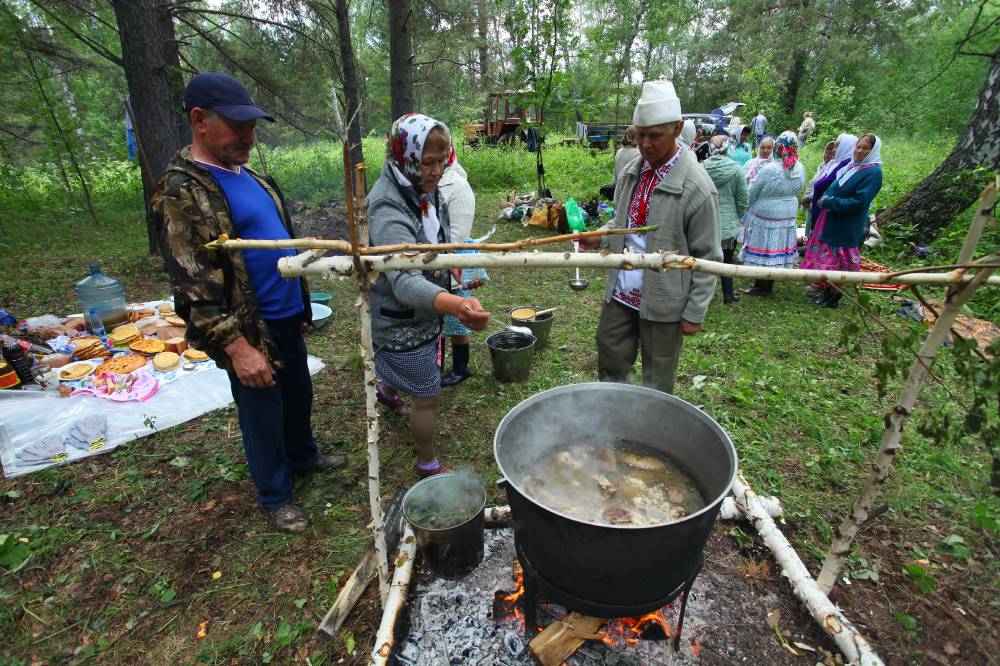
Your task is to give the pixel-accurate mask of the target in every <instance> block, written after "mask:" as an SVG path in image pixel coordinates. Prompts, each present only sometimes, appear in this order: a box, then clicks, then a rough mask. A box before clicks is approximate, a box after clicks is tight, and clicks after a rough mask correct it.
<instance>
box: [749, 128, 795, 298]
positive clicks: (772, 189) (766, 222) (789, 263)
mask: <svg viewBox="0 0 1000 666" xmlns="http://www.w3.org/2000/svg"><path fill="white" fill-rule="evenodd" d="M798 148H799V139H798V137H797V136H796V135H795V134H794V133H793V132H782V133H781V136H779V137H778V140H777V141H776V142H775V149H774V156H772V157H771V158H770V159H768V160H767V161H766V162H762V163H761V164H760V165H758V166H757V172H756V174H755V175H754V177H753V180H751V181H750V188H749V199H750V208H749V209H748V210H747V215H746V221H747V226H746V230H745V233H744V236H743V239H744V240H743V248H742V249H741V250H740V262H742V263H743V264H745V265H747V266H764V267H767V268H795V263H796V261H797V260H798V258H799V250H798V245H797V243H796V240H795V213H796V210H797V209H798V206H799V196H798V195H799V191H800V190H801V189H802V186H803V185H804V184H805V182H806V172H805V169H804V168H802V164H801V163H800V162H799V153H798ZM744 168H746V167H744ZM773 289H774V280H757V281H755V282H754V285H753V287H751V288H750V289H745V290H744V293H746V294H750V295H752V296H766V295H768V294H770V293H771V291H772V290H773Z"/></svg>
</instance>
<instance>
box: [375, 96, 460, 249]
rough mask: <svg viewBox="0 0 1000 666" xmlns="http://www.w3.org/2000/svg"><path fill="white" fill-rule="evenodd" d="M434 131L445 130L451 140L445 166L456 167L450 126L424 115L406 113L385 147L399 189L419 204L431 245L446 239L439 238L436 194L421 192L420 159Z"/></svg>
mask: <svg viewBox="0 0 1000 666" xmlns="http://www.w3.org/2000/svg"><path fill="white" fill-rule="evenodd" d="M435 127H440V128H441V129H443V130H444V133H445V134H446V135H447V136H448V159H447V161H446V162H445V165H444V168H445V169H447V168H448V167H449V166H451V165H452V164H454V163H455V145H454V144H453V143H452V141H451V133H450V132H449V131H448V126H447V125H445V124H444V123H442V122H440V121H437V120H434V119H433V118H431V117H430V116H425V115H423V114H422V113H407V114H405V115H402V116H400V117H399V118H397V119H396V122H394V123H393V124H392V128H391V129H390V130H389V134H388V136H387V137H386V138H387V139H388V141H387V142H386V147H385V159H386V162H387V163H388V164H389V165H390V166H391V167H392V173H393V176H395V178H396V181H397V183H398V184H399V187H400V188H401V189H403V190H404V192H405V191H406V190H410V191H411V194H410V195H409V196H413V197H416V199H417V202H418V203H419V204H420V213H421V220H420V222H421V225H422V226H423V228H424V233H425V234H426V236H427V240H428V241H429V242H431V243H437V242H439V241H441V240H442V238H443V236H442V235H440V234H441V222H440V220H439V219H438V215H437V209H436V207H435V199H436V198H435V196H434V194H433V193H431V194H427V193H426V192H421V191H420V159H421V158H422V157H423V154H424V144H425V143H426V142H427V135H428V134H430V133H431V130H433V129H434V128H435Z"/></svg>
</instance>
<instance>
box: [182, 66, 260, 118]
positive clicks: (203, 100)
mask: <svg viewBox="0 0 1000 666" xmlns="http://www.w3.org/2000/svg"><path fill="white" fill-rule="evenodd" d="M196 106H197V107H200V108H202V109H212V110H213V111H215V112H216V113H219V114H221V115H223V116H225V117H226V118H229V119H230V120H235V121H237V122H246V121H247V120H256V119H257V118H263V119H264V120H269V121H270V122H272V123H273V122H274V118H272V117H271V116H270V115H268V113H267V111H265V110H264V109H262V108H260V107H259V106H257V104H256V103H255V102H254V101H253V97H251V96H250V92H249V91H248V90H247V89H246V87H245V86H244V85H243V84H242V83H240V82H239V81H237V80H236V79H234V78H233V77H231V76H229V75H228V74H223V73H222V72H202V73H201V74H196V75H194V76H193V77H191V80H190V81H188V84H187V88H185V89H184V110H185V111H187V112H190V111H191V109H193V108H194V107H196Z"/></svg>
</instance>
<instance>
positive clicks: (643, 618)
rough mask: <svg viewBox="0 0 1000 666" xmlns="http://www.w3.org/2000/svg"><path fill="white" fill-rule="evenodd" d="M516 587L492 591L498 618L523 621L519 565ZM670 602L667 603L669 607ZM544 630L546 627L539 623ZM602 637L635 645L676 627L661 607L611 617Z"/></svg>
mask: <svg viewBox="0 0 1000 666" xmlns="http://www.w3.org/2000/svg"><path fill="white" fill-rule="evenodd" d="M514 585H515V590H514V591H513V592H510V593H507V592H503V591H498V592H496V593H494V595H493V615H494V617H495V618H497V619H501V618H504V617H510V616H512V615H513V616H514V617H515V618H517V619H518V620H519V621H520V622H522V623H523V622H524V611H522V610H521V606H520V603H519V602H520V600H521V598H522V597H523V596H524V574H523V572H522V571H521V570H520V567H517V569H516V570H515V576H514ZM670 607H671V606H667V608H670ZM536 629H537V630H538V631H542V629H543V627H540V626H539V627H536ZM600 634H601V636H602V638H601V641H602V642H603V643H604V644H605V645H608V646H615V645H621V644H627V645H634V644H635V643H637V642H638V641H639V640H665V639H667V638H670V637H671V636H673V635H674V630H673V627H672V626H671V625H670V623H669V622H667V619H666V617H664V615H663V611H662V610H658V611H653V612H652V613H646V614H645V615H638V616H636V617H623V618H617V619H612V620H608V621H607V623H605V625H604V628H603V629H602V630H601V632H600Z"/></svg>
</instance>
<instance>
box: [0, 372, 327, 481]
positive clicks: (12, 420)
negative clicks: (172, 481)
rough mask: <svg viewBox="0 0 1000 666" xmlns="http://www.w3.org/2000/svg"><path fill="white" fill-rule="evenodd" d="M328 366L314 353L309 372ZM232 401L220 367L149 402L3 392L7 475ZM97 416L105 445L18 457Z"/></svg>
mask: <svg viewBox="0 0 1000 666" xmlns="http://www.w3.org/2000/svg"><path fill="white" fill-rule="evenodd" d="M324 367H326V366H325V364H324V363H323V361H321V360H320V359H319V358H317V357H315V356H310V357H309V374H312V375H314V374H316V373H317V372H319V371H320V370H322V369H323V368H324ZM232 401H233V394H232V391H231V390H230V388H229V377H228V375H227V374H226V372H225V371H224V370H219V369H217V368H216V369H214V370H205V371H203V372H198V373H195V374H192V375H190V376H186V377H181V378H179V379H177V380H176V381H173V382H170V383H169V384H163V385H161V386H160V387H159V388H158V389H157V391H156V394H155V395H153V397H151V398H150V399H149V400H146V401H144V402H112V401H110V400H104V399H102V398H98V397H94V396H84V395H79V396H73V397H70V398H62V397H60V396H59V394H58V393H56V392H52V391H16V390H15V391H0V462H2V463H3V474H4V476H5V477H13V476H20V475H22V474H29V473H31V472H37V471H38V470H41V469H45V468H47V467H51V466H53V465H58V464H63V463H66V462H73V461H74V460H80V459H81V458H88V457H90V456H92V455H96V454H98V453H104V452H106V451H111V450H113V449H114V448H116V447H118V446H120V445H122V444H124V443H126V442H130V441H132V440H136V439H139V438H140V437H145V436H146V435H150V434H152V433H154V432H156V431H158V430H164V429H166V428H169V427H171V426H175V425H177V424H179V423H185V422H186V421H190V420H191V419H194V418H196V417H198V416H201V415H202V414H205V413H206V412H210V411H212V410H213V409H221V408H222V407H225V406H226V405H229V404H230V403H232ZM91 414H103V415H104V416H106V417H107V419H108V429H107V433H106V438H107V441H106V443H105V444H104V445H103V446H102V447H101V448H99V449H96V450H94V451H91V452H83V451H80V450H79V449H76V448H73V447H71V446H69V447H66V453H67V454H68V456H67V458H66V460H64V461H62V462H58V463H53V462H47V463H40V464H32V465H26V464H23V463H21V461H19V460H17V459H16V458H15V454H16V453H17V452H18V451H19V450H20V449H22V448H23V447H25V446H28V445H30V444H31V443H32V442H35V441H37V440H38V439H40V438H42V437H45V436H46V435H50V434H53V435H56V434H58V435H60V436H62V435H65V434H66V433H67V432H68V431H69V429H70V426H71V425H72V424H73V422H74V421H75V420H77V419H79V418H81V417H84V416H89V415H91Z"/></svg>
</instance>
